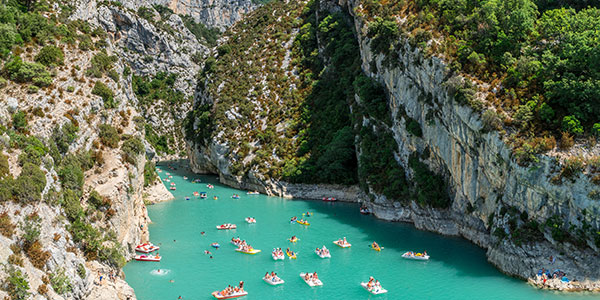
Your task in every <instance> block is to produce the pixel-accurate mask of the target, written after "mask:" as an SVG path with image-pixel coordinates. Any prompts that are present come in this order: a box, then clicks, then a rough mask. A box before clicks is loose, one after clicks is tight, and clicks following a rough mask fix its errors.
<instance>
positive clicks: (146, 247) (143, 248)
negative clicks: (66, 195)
mask: <svg viewBox="0 0 600 300" xmlns="http://www.w3.org/2000/svg"><path fill="white" fill-rule="evenodd" d="M158 249H160V247H158V246H155V245H152V243H144V244H140V245H137V247H135V251H138V252H144V253H150V252H152V251H156V250H158Z"/></svg>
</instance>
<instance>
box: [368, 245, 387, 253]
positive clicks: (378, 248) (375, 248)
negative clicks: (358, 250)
mask: <svg viewBox="0 0 600 300" xmlns="http://www.w3.org/2000/svg"><path fill="white" fill-rule="evenodd" d="M369 247H371V249H373V250H375V251H378V252H379V251H381V250H383V249H385V247H373V244H371V245H369Z"/></svg>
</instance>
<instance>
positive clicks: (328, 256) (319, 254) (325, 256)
mask: <svg viewBox="0 0 600 300" xmlns="http://www.w3.org/2000/svg"><path fill="white" fill-rule="evenodd" d="M315 253H316V254H317V255H318V256H319V257H320V258H331V253H327V254H321V253H319V251H317V250H315Z"/></svg>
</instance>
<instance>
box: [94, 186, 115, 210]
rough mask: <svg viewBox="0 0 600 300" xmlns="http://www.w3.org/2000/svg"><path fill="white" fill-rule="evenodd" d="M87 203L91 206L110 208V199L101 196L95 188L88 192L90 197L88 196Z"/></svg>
mask: <svg viewBox="0 0 600 300" xmlns="http://www.w3.org/2000/svg"><path fill="white" fill-rule="evenodd" d="M88 204H90V205H91V206H92V207H94V208H96V209H99V208H104V209H106V208H110V206H111V201H110V199H109V198H107V197H102V196H101V195H100V194H99V193H98V192H97V191H96V190H93V191H92V192H91V193H90V197H89V198H88Z"/></svg>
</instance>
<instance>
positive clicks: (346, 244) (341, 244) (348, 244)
mask: <svg viewBox="0 0 600 300" xmlns="http://www.w3.org/2000/svg"><path fill="white" fill-rule="evenodd" d="M333 243H334V244H336V245H338V246H340V247H342V248H349V247H352V244H350V243H348V242H346V243H345V244H343V242H342V243H340V242H339V241H333Z"/></svg>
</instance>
